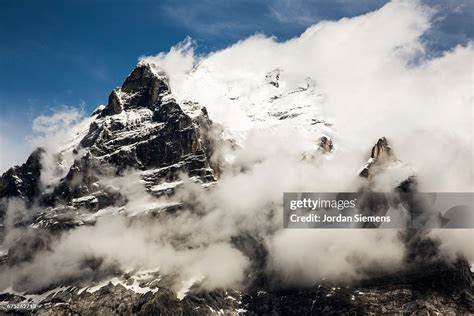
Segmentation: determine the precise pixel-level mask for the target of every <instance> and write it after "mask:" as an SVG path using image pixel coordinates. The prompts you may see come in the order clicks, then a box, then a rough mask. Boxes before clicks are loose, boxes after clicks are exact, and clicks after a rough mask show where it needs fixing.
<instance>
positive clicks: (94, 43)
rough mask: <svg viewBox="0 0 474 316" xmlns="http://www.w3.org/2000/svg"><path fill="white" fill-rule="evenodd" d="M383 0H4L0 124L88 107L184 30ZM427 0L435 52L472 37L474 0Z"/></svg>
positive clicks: (321, 13)
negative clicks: (433, 11)
mask: <svg viewBox="0 0 474 316" xmlns="http://www.w3.org/2000/svg"><path fill="white" fill-rule="evenodd" d="M385 2H386V1H378V0H377V1H376V0H363V1H349V0H320V1H310V0H301V1H298V0H295V1H290V0H275V1H268V0H261V1H250V0H242V1H231V0H203V1H193V0H185V1H179V2H178V1H167V0H163V1H148V0H134V1H122V0H82V1H78V0H76V1H73V0H70V1H62V0H61V1H53V0H43V1H37V0H2V1H1V4H2V9H1V10H0V36H1V37H0V38H1V39H0V40H1V46H0V47H1V49H0V72H1V74H2V76H0V107H1V111H2V115H1V117H0V124H1V126H0V132H1V133H3V134H10V135H11V130H12V129H16V130H17V131H18V133H16V134H17V135H26V134H28V133H29V132H30V125H31V121H32V119H33V118H34V117H36V116H38V115H39V114H47V113H48V112H50V111H51V110H52V109H54V108H57V107H59V106H62V105H66V106H83V107H84V110H85V112H86V113H88V112H90V111H91V110H92V109H93V108H95V106H96V105H98V104H101V103H105V102H106V100H107V97H108V95H109V93H110V91H111V90H112V89H113V88H114V87H115V86H118V85H120V84H121V83H122V81H123V79H124V78H125V77H126V75H127V74H128V73H129V72H130V70H131V69H132V68H133V66H134V64H135V63H136V62H137V59H138V57H139V56H142V55H154V54H157V53H159V52H162V51H167V50H169V48H170V47H171V46H173V45H174V44H176V43H177V42H180V41H182V40H183V39H184V38H185V37H186V36H191V37H192V38H193V39H194V40H195V41H196V42H197V45H198V47H197V50H198V52H199V53H206V52H210V51H213V50H216V49H220V48H223V47H226V46H227V45H229V44H232V43H234V42H235V41H238V40H239V39H242V38H245V37H247V36H249V35H252V34H255V33H264V34H266V35H273V36H276V37H277V38H278V39H279V40H285V39H288V38H291V37H293V36H297V35H299V34H300V33H301V32H302V31H304V30H305V29H306V28H307V27H308V26H309V25H312V24H314V23H317V22H318V21H320V20H335V19H340V18H342V17H351V16H356V15H360V14H364V13H366V12H369V11H373V10H374V9H377V8H379V7H381V6H383V4H384V3H385ZM424 3H426V4H428V5H430V6H432V7H433V8H436V9H437V12H438V13H436V15H435V19H434V21H436V22H435V23H434V25H433V28H432V29H431V30H430V31H429V32H428V34H426V36H425V42H426V45H427V47H428V48H429V53H430V54H432V55H439V54H441V53H442V52H443V51H445V50H449V49H450V48H452V47H453V46H455V45H457V44H462V43H466V42H467V41H469V40H470V39H472V38H473V37H474V25H473V22H472V21H473V20H474V17H473V15H474V13H473V11H474V9H473V8H474V1H469V0H467V1H464V0H455V1H431V0H429V1H424ZM7 130H8V131H9V132H10V133H6V131H7Z"/></svg>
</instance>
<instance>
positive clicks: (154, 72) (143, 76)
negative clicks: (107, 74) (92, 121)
mask: <svg viewBox="0 0 474 316" xmlns="http://www.w3.org/2000/svg"><path fill="white" fill-rule="evenodd" d="M170 93H171V89H170V85H169V80H168V76H167V75H166V73H165V72H164V71H163V69H161V68H160V67H159V66H158V65H156V64H155V63H152V62H147V61H141V62H139V63H138V64H137V66H136V67H135V68H134V69H133V71H132V72H131V73H130V75H128V77H127V78H126V79H125V81H124V83H123V84H122V86H121V87H118V88H116V89H114V90H113V91H112V93H111V94H110V95H109V101H108V104H107V106H106V107H105V109H104V110H103V111H102V113H101V116H102V117H104V116H108V115H114V114H119V113H121V112H122V111H123V110H127V109H133V108H148V109H150V110H153V109H155V108H156V107H157V106H159V105H160V103H161V102H160V101H161V97H163V96H165V95H169V94H170Z"/></svg>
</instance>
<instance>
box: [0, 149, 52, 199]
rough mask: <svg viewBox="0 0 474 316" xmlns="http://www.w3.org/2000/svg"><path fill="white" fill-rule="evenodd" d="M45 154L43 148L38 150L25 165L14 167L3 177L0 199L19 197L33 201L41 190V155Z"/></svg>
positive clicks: (0, 186)
mask: <svg viewBox="0 0 474 316" xmlns="http://www.w3.org/2000/svg"><path fill="white" fill-rule="evenodd" d="M43 152H44V150H43V149H41V148H38V149H36V150H35V151H34V152H33V153H32V154H31V155H30V156H29V157H28V160H27V161H26V162H25V163H24V164H23V165H21V166H15V167H12V168H10V169H8V170H7V172H5V173H4V174H3V175H2V177H1V178H0V198H4V197H18V198H21V199H25V200H26V201H30V202H31V201H32V199H33V198H34V197H35V196H36V195H37V194H38V192H39V189H40V188H39V180H40V176H41V155H42V154H43Z"/></svg>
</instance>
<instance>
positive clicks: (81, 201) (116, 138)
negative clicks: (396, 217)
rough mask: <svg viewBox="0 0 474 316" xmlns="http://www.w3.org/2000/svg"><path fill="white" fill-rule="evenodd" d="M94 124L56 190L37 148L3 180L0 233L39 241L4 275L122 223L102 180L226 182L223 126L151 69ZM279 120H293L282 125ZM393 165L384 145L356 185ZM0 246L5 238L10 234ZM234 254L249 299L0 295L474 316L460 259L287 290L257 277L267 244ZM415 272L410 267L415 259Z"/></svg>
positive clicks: (91, 309) (140, 281)
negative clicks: (77, 235) (55, 243)
mask: <svg viewBox="0 0 474 316" xmlns="http://www.w3.org/2000/svg"><path fill="white" fill-rule="evenodd" d="M279 78H280V72H279V70H275V71H273V72H271V73H269V74H268V76H267V77H266V78H265V80H266V81H267V82H268V83H269V84H270V85H272V87H274V88H278V87H279V86H280V83H279ZM302 91H306V90H304V89H303V90H302ZM211 115H212V113H211ZM91 119H92V123H91V124H90V126H89V127H88V130H87V131H85V133H84V135H85V136H83V137H81V139H79V140H78V141H77V144H75V145H74V146H73V147H72V152H71V154H72V155H73V157H74V160H73V163H72V164H71V165H70V166H67V172H66V173H65V175H64V176H63V177H61V178H60V179H59V181H57V182H55V183H44V182H43V181H42V178H41V172H42V155H43V154H44V150H43V149H41V148H39V149H37V150H36V151H34V152H33V153H32V154H31V156H30V157H29V158H28V160H27V161H26V163H25V164H23V165H22V166H17V167H13V168H11V169H9V170H8V171H7V172H5V173H4V174H3V175H2V177H1V178H0V199H1V204H0V224H2V226H1V229H2V232H3V231H4V230H5V227H6V226H7V225H13V226H15V227H31V228H32V229H33V230H34V231H36V232H37V233H36V234H30V235H25V236H20V237H18V239H17V240H16V241H15V242H14V243H13V244H12V245H11V247H10V248H9V249H6V250H5V251H4V253H3V254H2V257H1V258H0V265H1V266H0V269H3V268H4V267H6V266H8V267H12V266H16V265H21V264H22V263H24V262H27V261H29V260H31V258H32V257H33V256H34V254H35V252H36V251H38V250H44V249H48V245H49V243H50V241H51V239H52V238H54V236H58V235H61V234H63V233H64V232H67V231H69V230H72V229H74V228H76V227H78V226H84V225H90V226H93V225H94V224H95V221H96V218H97V216H98V215H97V214H99V213H100V216H106V215H116V214H122V213H123V212H124V210H125V212H126V206H127V204H128V203H129V202H130V201H129V197H127V196H126V195H124V194H123V193H122V192H121V191H120V190H118V189H117V188H116V187H114V186H113V185H110V184H107V181H102V180H104V179H110V178H116V177H122V178H125V179H126V178H127V176H128V175H129V173H130V172H131V170H133V172H135V173H134V175H136V173H138V175H137V176H138V178H139V183H140V185H143V186H144V188H145V190H146V191H147V192H148V193H149V195H150V197H161V196H170V195H172V194H173V193H174V192H175V190H176V188H178V187H179V186H180V185H181V184H182V182H181V181H180V176H182V175H186V176H187V177H189V178H190V179H191V180H192V181H193V182H195V183H196V184H199V185H201V186H203V187H204V188H209V187H212V185H213V184H214V183H215V182H216V181H218V176H219V165H218V164H217V163H216V162H215V160H216V159H214V153H215V147H216V143H217V142H218V141H219V139H216V136H215V135H216V133H215V132H214V131H215V124H213V122H212V121H211V119H210V118H209V115H208V113H207V110H206V109H205V108H204V107H201V106H200V105H199V104H197V103H193V102H177V101H176V99H175V98H174V97H173V94H172V93H171V89H170V84H169V80H168V78H167V76H166V74H165V73H164V72H163V71H162V70H161V69H160V68H159V67H158V66H156V65H154V64H153V63H148V62H141V63H139V64H138V65H137V67H136V68H135V69H134V70H133V71H132V73H131V74H130V75H129V76H128V77H127V78H126V80H125V82H124V83H123V85H122V86H121V87H120V88H117V89H115V90H114V91H113V92H112V93H111V94H110V96H109V100H108V104H107V105H106V106H103V107H99V108H98V109H97V110H96V111H94V113H93V114H92V117H91ZM281 119H285V118H281V115H280V116H279V120H281ZM313 123H314V122H313ZM318 123H319V122H318ZM314 124H316V123H314ZM317 150H320V151H322V152H323V154H330V153H331V152H332V151H333V150H334V145H333V141H332V140H331V139H330V138H329V137H327V136H323V137H321V139H320V143H319V149H317ZM58 159H60V157H59V158H58ZM393 161H396V158H395V156H394V154H393V152H392V150H391V148H390V146H389V144H388V141H387V139H385V138H380V139H379V140H378V141H377V143H376V144H375V145H374V146H373V149H372V152H371V155H370V158H369V160H368V162H367V164H366V165H365V166H364V167H363V169H362V170H361V171H360V174H359V176H360V177H362V178H364V179H366V180H367V181H371V178H372V175H373V174H376V173H377V172H379V171H378V170H380V169H383V167H384V165H386V164H388V163H390V162H393ZM415 187H416V183H415V180H414V179H413V178H409V179H406V181H403V182H401V183H400V186H399V189H400V190H404V191H410V190H414V188H415ZM12 200H15V201H20V203H16V204H13V206H12V203H9V201H10V202H11V201H12ZM180 207H182V205H179V204H156V203H150V205H149V206H148V207H147V208H145V209H143V210H141V211H140V212H135V213H133V214H130V213H129V214H128V215H130V216H135V215H140V216H148V217H153V216H156V215H157V214H163V213H168V214H172V213H173V212H175V211H176V210H177V209H179V208H180ZM11 208H23V209H27V212H26V214H25V213H24V212H23V213H22V212H20V213H21V214H23V215H22V216H15V217H14V218H8V220H7V217H8V214H7V212H8V211H9V209H11ZM15 214H16V213H15ZM0 236H2V239H3V238H4V236H3V234H2V235H0ZM406 236H407V237H406V238H407V239H408V240H411V241H412V240H413V238H414V237H413V236H412V235H411V234H410V233H407V234H406ZM410 236H411V237H410ZM416 238H418V237H416ZM417 240H419V239H417ZM234 244H235V246H236V247H237V248H239V249H242V251H243V252H245V253H247V254H248V255H249V257H251V259H252V260H253V262H254V264H253V267H254V269H255V271H254V272H253V274H254V275H257V276H256V277H255V278H254V279H253V280H252V282H249V285H248V287H247V288H246V289H245V290H236V289H222V290H215V291H204V290H201V289H199V288H197V287H196V288H193V286H192V284H191V285H190V287H189V288H188V289H186V291H185V293H177V292H176V290H173V288H172V286H171V279H170V278H169V277H168V276H166V275H161V274H160V273H159V272H157V271H148V272H146V273H144V272H124V271H109V272H110V273H109V274H107V275H105V274H104V273H105V272H104V271H101V273H102V274H103V275H101V276H97V277H96V278H95V279H90V280H88V281H87V282H90V285H89V286H82V287H80V286H78V285H77V284H78V283H74V282H73V280H70V281H71V282H68V283H63V284H61V283H58V284H55V285H54V286H51V287H50V288H36V289H34V290H32V289H24V290H23V291H22V289H23V286H22V284H13V285H12V287H10V288H9V289H7V290H5V291H3V292H2V293H1V294H0V301H2V302H4V303H24V302H30V303H35V304H37V308H36V309H35V310H34V311H32V313H34V314H36V315H77V314H81V315H132V314H137V315H214V314H225V315H237V314H244V315H321V314H332V315H336V314H343V315H344V314H353V313H355V314H368V313H374V314H381V313H394V314H412V313H421V314H426V315H431V314H458V313H472V312H474V309H473V293H472V273H471V271H470V268H469V265H468V264H467V263H466V261H465V260H463V259H459V260H458V261H457V262H456V263H453V264H446V263H443V262H440V261H429V260H426V261H423V260H421V261H420V260H418V261H417V265H409V267H410V268H408V269H406V270H404V271H399V272H397V273H393V274H383V273H379V274H377V273H375V274H374V276H373V277H372V278H370V279H366V280H363V281H360V282H352V283H350V284H347V283H337V282H321V283H320V284H316V285H314V286H311V287H305V288H288V287H284V286H282V285H276V284H275V282H268V280H266V278H265V276H264V275H259V273H261V271H260V270H259V269H262V266H263V265H264V263H265V256H266V251H265V247H264V245H263V243H261V242H259V241H257V240H254V239H252V238H250V237H249V238H247V237H245V236H241V238H236V239H235V240H234ZM434 246H435V245H432V244H431V243H429V242H428V243H421V245H420V244H419V243H418V244H417V247H418V248H417V249H416V251H419V252H423V251H424V250H426V249H427V248H430V247H434ZM97 260H99V259H97V258H95V259H94V258H92V259H90V260H88V261H87V262H85V263H84V264H85V265H88V267H90V270H91V271H95V270H97V267H98V266H100V262H98V261H97ZM407 260H414V259H413V258H410V257H408V258H407ZM99 261H100V260H99ZM81 284H82V285H83V284H84V282H82V283H81ZM10 313H12V314H13V313H14V312H13V311H10ZM24 313H25V314H27V313H29V312H28V311H25V312H24Z"/></svg>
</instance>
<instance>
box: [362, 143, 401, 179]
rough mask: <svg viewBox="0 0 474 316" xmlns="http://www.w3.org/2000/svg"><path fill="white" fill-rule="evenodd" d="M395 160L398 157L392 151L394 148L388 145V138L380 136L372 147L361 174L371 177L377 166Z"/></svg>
mask: <svg viewBox="0 0 474 316" xmlns="http://www.w3.org/2000/svg"><path fill="white" fill-rule="evenodd" d="M395 160H396V157H395V155H394V154H393V152H392V148H391V147H390V146H389V145H388V141H387V139H386V138H385V137H382V138H379V139H378V141H377V143H375V145H374V146H373V147H372V151H371V154H370V158H369V159H368V160H367V163H366V165H365V166H364V167H363V168H362V170H361V171H360V172H359V176H361V177H364V178H369V177H370V176H371V171H372V170H373V169H374V167H375V166H382V165H385V164H386V163H388V162H390V161H395Z"/></svg>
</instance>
